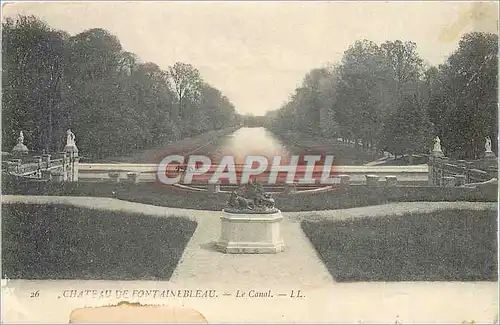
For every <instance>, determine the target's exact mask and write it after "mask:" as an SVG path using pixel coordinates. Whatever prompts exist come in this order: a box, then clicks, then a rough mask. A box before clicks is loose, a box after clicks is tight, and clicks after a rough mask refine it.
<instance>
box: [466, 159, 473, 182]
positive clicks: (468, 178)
mask: <svg viewBox="0 0 500 325" xmlns="http://www.w3.org/2000/svg"><path fill="white" fill-rule="evenodd" d="M471 169H473V162H471V161H467V162H465V183H466V184H468V183H470V182H471V179H470V170H471Z"/></svg>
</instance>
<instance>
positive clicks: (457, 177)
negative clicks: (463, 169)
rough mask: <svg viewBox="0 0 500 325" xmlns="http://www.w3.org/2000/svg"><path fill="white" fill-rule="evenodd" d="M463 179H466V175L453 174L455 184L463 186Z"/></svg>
mask: <svg viewBox="0 0 500 325" xmlns="http://www.w3.org/2000/svg"><path fill="white" fill-rule="evenodd" d="M465 179H466V177H465V175H463V174H459V175H455V185H456V186H464V185H465Z"/></svg>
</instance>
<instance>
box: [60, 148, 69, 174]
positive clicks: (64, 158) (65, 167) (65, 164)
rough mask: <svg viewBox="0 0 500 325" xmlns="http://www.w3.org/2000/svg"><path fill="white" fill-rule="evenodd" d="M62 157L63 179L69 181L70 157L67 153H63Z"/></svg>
mask: <svg viewBox="0 0 500 325" xmlns="http://www.w3.org/2000/svg"><path fill="white" fill-rule="evenodd" d="M61 157H62V173H63V178H64V181H67V180H68V169H69V161H68V155H67V154H66V151H62V152H61Z"/></svg>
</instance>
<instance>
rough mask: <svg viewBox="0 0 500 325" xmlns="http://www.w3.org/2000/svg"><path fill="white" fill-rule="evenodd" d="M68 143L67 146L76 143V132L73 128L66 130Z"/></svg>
mask: <svg viewBox="0 0 500 325" xmlns="http://www.w3.org/2000/svg"><path fill="white" fill-rule="evenodd" d="M66 145H67V146H75V145H76V143H75V134H74V133H73V132H71V129H68V131H66Z"/></svg>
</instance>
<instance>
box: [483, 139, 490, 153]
mask: <svg viewBox="0 0 500 325" xmlns="http://www.w3.org/2000/svg"><path fill="white" fill-rule="evenodd" d="M485 139H486V143H485V144H484V148H485V149H486V152H491V138H490V137H486V138H485Z"/></svg>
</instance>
